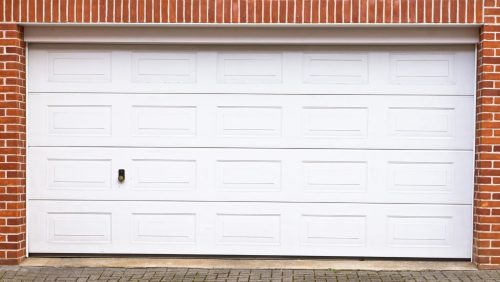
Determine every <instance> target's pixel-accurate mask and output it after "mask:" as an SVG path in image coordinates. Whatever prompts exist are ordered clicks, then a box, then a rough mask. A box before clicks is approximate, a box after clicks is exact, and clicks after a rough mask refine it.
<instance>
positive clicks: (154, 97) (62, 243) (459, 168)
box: [28, 44, 474, 258]
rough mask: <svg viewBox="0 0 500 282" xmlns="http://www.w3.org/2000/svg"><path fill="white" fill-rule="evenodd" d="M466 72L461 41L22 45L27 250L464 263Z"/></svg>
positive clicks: (469, 104)
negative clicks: (25, 52) (121, 176)
mask: <svg viewBox="0 0 500 282" xmlns="http://www.w3.org/2000/svg"><path fill="white" fill-rule="evenodd" d="M473 70H474V49H473V47H472V46H470V47H469V46H420V47H408V46H407V47H404V46H385V47H384V46H378V47H374V46H365V47H353V46H341V47H339V46H336V47H331V46H323V47H320V46H316V47H314V46H307V47H304V46H295V47H283V46H275V47H262V46H261V47H258V46H231V47H228V46H196V47H192V46H191V47H189V46H175V47H172V46H170V47H169V46H127V45H119V46H110V45H106V46H104V45H44V44H40V45H36V44H35V45H30V50H29V96H28V108H29V110H28V112H29V125H28V143H29V148H28V157H29V160H28V173H29V179H28V190H29V206H28V208H29V251H30V252H32V253H129V254H132V253H134V254H135V253H141V254H236V255H315V256H316V255H321V256H373V257H446V258H468V257H470V256H471V233H472V228H471V222H472V215H471V210H472V208H471V204H472V183H473V179H472V177H473V152H472V149H473V132H474V130H473V126H474V113H473V110H474V106H473V105H474V103H473V95H474V73H473ZM119 170H124V171H125V181H124V182H123V183H120V182H119V181H118V171H119Z"/></svg>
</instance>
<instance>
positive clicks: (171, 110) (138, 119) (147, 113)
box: [132, 106, 197, 136]
mask: <svg viewBox="0 0 500 282" xmlns="http://www.w3.org/2000/svg"><path fill="white" fill-rule="evenodd" d="M196 110H197V109H196V107H194V106H134V107H133V109H132V111H133V113H132V115H133V119H134V123H133V127H134V128H133V130H134V133H135V135H147V136H157V135H161V136H194V135H196Z"/></svg>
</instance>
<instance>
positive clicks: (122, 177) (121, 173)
mask: <svg viewBox="0 0 500 282" xmlns="http://www.w3.org/2000/svg"><path fill="white" fill-rule="evenodd" d="M124 181H125V170H124V169H119V170H118V182H120V183H123V182H124Z"/></svg>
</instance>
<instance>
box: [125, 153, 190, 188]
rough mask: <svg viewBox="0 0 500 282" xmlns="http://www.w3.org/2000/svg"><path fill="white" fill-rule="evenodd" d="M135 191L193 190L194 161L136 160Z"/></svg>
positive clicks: (134, 163)
mask: <svg viewBox="0 0 500 282" xmlns="http://www.w3.org/2000/svg"><path fill="white" fill-rule="evenodd" d="M133 166H134V168H135V175H134V179H131V180H132V181H133V182H134V184H133V185H134V188H135V189H145V190H147V189H155V190H156V189H158V190H193V189H195V188H196V161H194V160H165V159H136V160H133Z"/></svg>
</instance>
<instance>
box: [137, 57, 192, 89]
mask: <svg viewBox="0 0 500 282" xmlns="http://www.w3.org/2000/svg"><path fill="white" fill-rule="evenodd" d="M132 81H133V82H143V83H144V82H145V83H148V82H149V83H155V82H156V83H193V82H195V81H196V54H195V53H186V52H161V53H160V52H132Z"/></svg>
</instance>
